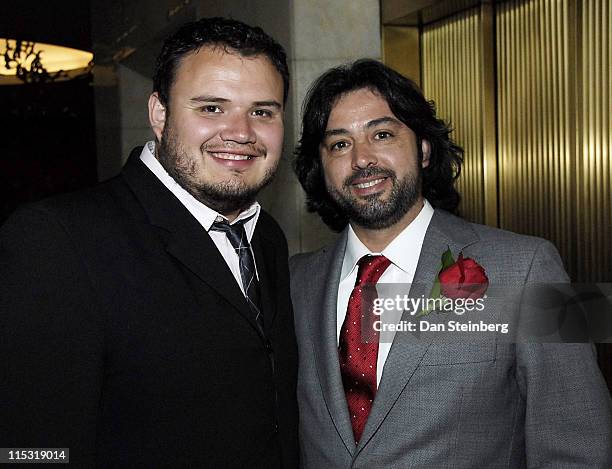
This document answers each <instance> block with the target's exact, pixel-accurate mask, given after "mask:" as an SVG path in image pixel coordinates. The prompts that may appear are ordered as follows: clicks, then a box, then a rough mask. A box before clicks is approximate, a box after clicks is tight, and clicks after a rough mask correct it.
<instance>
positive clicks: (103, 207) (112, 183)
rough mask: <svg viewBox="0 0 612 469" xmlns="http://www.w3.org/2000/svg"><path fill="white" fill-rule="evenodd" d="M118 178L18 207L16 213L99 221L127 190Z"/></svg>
mask: <svg viewBox="0 0 612 469" xmlns="http://www.w3.org/2000/svg"><path fill="white" fill-rule="evenodd" d="M124 185H125V184H124V183H123V181H122V179H121V178H120V177H119V176H118V177H116V178H113V179H111V180H109V181H106V182H103V183H99V184H96V185H95V186H92V187H89V188H86V189H81V190H79V191H76V192H70V193H66V194H61V195H56V196H53V197H49V198H46V199H42V200H39V201H37V202H33V203H30V204H26V205H24V206H22V207H20V208H19V209H18V210H17V211H18V212H19V211H21V212H23V211H25V212H30V213H36V212H38V213H44V214H46V215H48V216H50V217H59V218H62V219H67V220H69V219H72V218H76V219H79V220H83V221H86V220H87V219H88V218H89V217H92V218H95V219H100V217H101V216H104V215H105V214H107V213H108V212H109V210H112V209H113V208H115V207H116V206H117V205H118V202H117V196H118V195H119V192H121V191H122V190H128V189H127V187H126V188H123V187H121V186H124Z"/></svg>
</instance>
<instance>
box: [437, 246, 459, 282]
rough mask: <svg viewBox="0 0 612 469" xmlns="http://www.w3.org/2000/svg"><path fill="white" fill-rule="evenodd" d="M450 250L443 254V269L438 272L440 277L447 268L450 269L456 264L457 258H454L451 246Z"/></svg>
mask: <svg viewBox="0 0 612 469" xmlns="http://www.w3.org/2000/svg"><path fill="white" fill-rule="evenodd" d="M447 247H448V249H447V250H446V251H444V253H443V254H442V268H441V269H440V270H439V271H438V275H439V274H440V272H442V271H443V270H444V269H446V268H447V267H450V266H451V265H453V264H454V263H455V258H454V257H453V253H452V252H451V250H450V246H447Z"/></svg>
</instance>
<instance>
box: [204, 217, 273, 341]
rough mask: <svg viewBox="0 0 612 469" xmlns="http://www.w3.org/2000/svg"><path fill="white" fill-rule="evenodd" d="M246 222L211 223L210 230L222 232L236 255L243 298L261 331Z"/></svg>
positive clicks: (258, 302)
mask: <svg viewBox="0 0 612 469" xmlns="http://www.w3.org/2000/svg"><path fill="white" fill-rule="evenodd" d="M247 220H248V219H246V220H240V221H238V222H236V223H234V224H233V225H230V224H228V223H226V222H215V223H213V225H212V227H211V230H215V231H223V232H224V233H225V235H226V236H227V239H228V240H229V242H230V244H231V245H232V247H233V248H234V250H235V251H236V254H237V255H238V267H239V269H240V279H241V281H242V287H243V289H244V293H245V298H246V300H247V304H248V305H249V308H250V310H251V312H252V313H253V317H254V318H255V321H257V323H258V324H259V326H260V327H261V328H262V329H263V317H262V315H261V307H260V304H261V303H260V292H259V282H258V281H257V276H256V274H255V272H256V271H255V259H254V258H253V253H252V251H251V246H250V245H249V242H248V238H247V235H246V231H245V229H244V223H245V222H246V221H247Z"/></svg>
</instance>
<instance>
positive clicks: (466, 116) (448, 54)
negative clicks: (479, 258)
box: [422, 9, 485, 223]
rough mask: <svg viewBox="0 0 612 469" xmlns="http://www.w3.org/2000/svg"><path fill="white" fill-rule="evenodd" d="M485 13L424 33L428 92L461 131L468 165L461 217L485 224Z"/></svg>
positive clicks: (461, 17) (435, 26) (468, 13)
mask: <svg viewBox="0 0 612 469" xmlns="http://www.w3.org/2000/svg"><path fill="white" fill-rule="evenodd" d="M480 37H481V22H480V10H479V9H471V10H468V11H466V12H463V13H460V14H457V15H454V16H453V17H451V18H448V19H446V20H443V21H439V22H436V23H434V24H432V25H429V26H426V27H424V29H423V34H422V76H423V91H424V93H425V96H427V98H428V99H433V100H434V101H435V102H436V105H437V111H438V115H439V116H440V117H441V118H443V119H444V120H445V121H447V122H450V123H451V125H452V127H453V128H454V129H455V130H454V132H453V138H454V139H455V140H456V141H457V142H458V143H459V144H460V145H461V146H463V148H464V150H465V155H464V158H465V161H464V164H463V169H462V172H461V176H460V178H459V180H458V189H459V191H460V192H461V195H462V202H461V205H460V211H461V214H462V215H463V216H464V217H465V218H467V219H469V220H471V221H475V222H478V223H484V221H485V220H484V177H483V175H484V169H483V122H482V115H483V108H482V105H483V102H482V85H481V83H482V81H481V68H482V67H483V63H482V53H481V52H482V51H481V42H480Z"/></svg>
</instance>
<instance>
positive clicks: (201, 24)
mask: <svg viewBox="0 0 612 469" xmlns="http://www.w3.org/2000/svg"><path fill="white" fill-rule="evenodd" d="M204 46H215V47H222V48H224V49H225V50H226V51H227V52H237V53H238V54H240V55H242V56H244V57H252V56H256V55H263V56H265V57H267V58H268V59H269V60H270V62H271V63H272V65H274V67H275V68H276V70H277V71H278V73H280V75H281V77H282V79H283V102H286V101H287V95H288V93H289V68H288V67H287V55H286V54H285V50H284V49H283V47H282V46H281V45H280V44H279V43H278V42H276V41H275V40H274V39H272V38H271V37H270V36H268V35H267V34H266V33H265V32H264V31H263V29H261V28H259V27H257V26H249V25H247V24H245V23H242V22H240V21H236V20H233V19H228V18H220V17H215V18H202V19H200V20H198V21H193V22H191V23H186V24H184V25H183V26H181V27H180V28H179V29H178V30H177V31H176V32H175V33H174V34H172V35H171V36H170V37H168V38H167V39H166V40H165V42H164V45H163V47H162V50H161V52H160V54H159V56H158V57H157V62H156V64H155V73H154V75H153V91H154V92H157V94H158V95H159V100H160V101H161V103H162V104H163V105H164V106H167V105H168V103H169V102H170V88H171V87H172V83H173V81H174V78H175V74H176V69H177V67H178V65H179V62H180V60H181V59H182V58H183V57H184V56H185V55H187V54H189V53H191V52H196V51H198V50H199V49H200V48H201V47H204Z"/></svg>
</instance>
